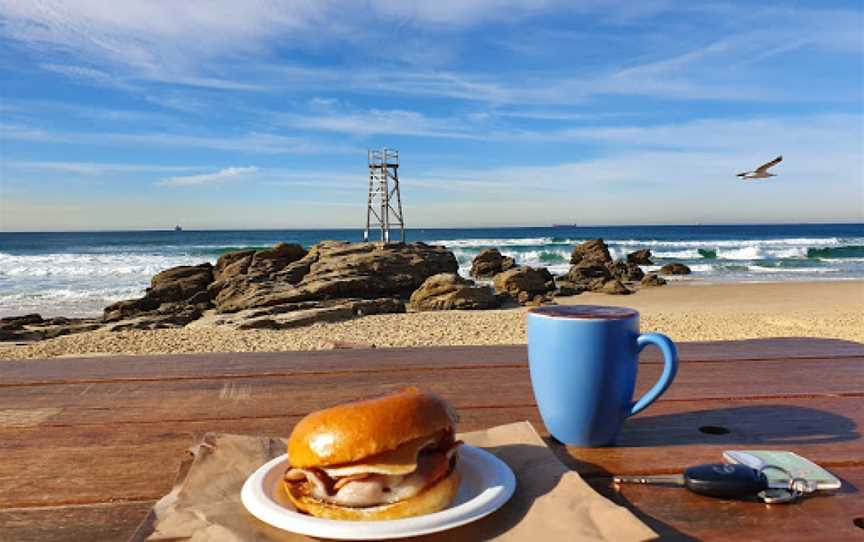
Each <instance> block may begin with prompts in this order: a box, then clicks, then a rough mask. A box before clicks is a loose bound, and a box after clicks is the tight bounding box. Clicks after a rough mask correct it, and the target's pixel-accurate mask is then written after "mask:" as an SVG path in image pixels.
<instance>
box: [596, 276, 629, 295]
mask: <svg viewBox="0 0 864 542" xmlns="http://www.w3.org/2000/svg"><path fill="white" fill-rule="evenodd" d="M599 291H600V292H603V293H604V294H610V295H628V294H632V293H633V292H631V291H630V290H629V289H628V288H627V287H626V286H624V285H623V284H622V283H621V281H620V280H618V279H612V280H610V281H608V282H607V283H606V284H604V285H603V286H602V287H601V288H600V290H599Z"/></svg>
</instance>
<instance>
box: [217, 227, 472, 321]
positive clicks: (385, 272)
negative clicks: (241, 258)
mask: <svg viewBox="0 0 864 542" xmlns="http://www.w3.org/2000/svg"><path fill="white" fill-rule="evenodd" d="M253 266H254V264H253ZM458 267H459V266H458V264H457V262H456V257H455V256H453V253H452V252H450V251H449V250H447V249H446V248H444V247H435V246H430V245H426V244H425V243H412V244H401V243H400V244H390V245H383V246H382V245H379V244H377V243H345V242H341V241H322V242H321V243H318V244H317V245H315V246H314V247H312V248H311V249H310V250H309V252H308V253H307V254H306V256H304V257H303V258H301V259H300V260H297V261H296V262H293V263H292V264H290V265H288V266H286V267H285V268H284V269H282V270H280V271H279V272H277V273H276V274H274V275H273V276H272V277H271V280H268V281H262V280H259V279H258V278H254V279H251V280H243V277H234V278H233V279H232V280H231V281H229V283H228V284H225V285H220V286H219V292H218V294H217V296H216V299H215V302H216V308H217V310H218V311H219V312H221V313H226V312H237V311H241V310H245V309H249V308H255V307H266V306H271V305H282V304H285V303H297V302H301V301H311V300H324V299H340V298H365V299H374V298H381V297H399V298H401V299H407V298H408V297H410V295H411V294H412V293H413V292H414V290H416V289H417V288H419V287H420V285H421V284H423V281H425V280H426V279H427V278H429V277H431V276H432V275H436V274H438V273H455V272H456V271H457V269H458ZM251 270H252V267H251V266H250V272H251ZM288 275H290V276H288ZM301 275H302V276H301ZM298 277H300V280H296V279H297V278H298Z"/></svg>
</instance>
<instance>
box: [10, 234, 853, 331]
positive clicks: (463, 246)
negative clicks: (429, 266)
mask: <svg viewBox="0 0 864 542" xmlns="http://www.w3.org/2000/svg"><path fill="white" fill-rule="evenodd" d="M406 236H407V240H408V241H409V242H410V241H424V242H427V243H431V244H441V245H446V246H447V247H448V248H450V249H451V250H452V251H453V252H454V254H455V255H456V258H457V259H458V261H459V265H460V273H462V274H463V275H464V276H467V275H468V269H470V267H471V260H472V258H474V256H476V255H477V254H478V253H479V252H480V251H481V250H482V249H484V248H486V247H498V248H499V249H500V250H501V252H502V253H503V254H504V255H509V256H513V257H514V258H515V259H516V261H517V263H519V264H526V265H531V266H545V267H548V268H549V270H550V271H551V272H552V273H553V274H561V273H564V272H566V271H567V269H568V267H569V264H568V261H569V258H570V252H571V251H572V249H573V246H574V245H575V244H577V243H579V242H582V241H585V240H588V239H594V238H598V237H600V238H603V239H604V240H605V241H606V242H607V243H608V244H609V245H610V249H611V252H612V255H613V257H616V258H617V257H621V256H623V255H625V254H626V253H628V252H631V251H634V250H637V249H640V248H649V249H651V252H652V253H653V254H654V259H655V263H656V264H657V265H655V266H645V267H643V269H644V270H645V271H646V272H647V271H652V270H655V269H658V268H659V267H660V266H661V265H663V264H664V263H668V262H672V261H676V262H682V263H684V264H687V265H688V266H690V268H691V269H692V271H693V274H692V275H689V276H687V277H684V278H676V280H686V281H690V282H692V283H695V284H707V283H721V282H781V281H782V282H785V281H793V280H797V281H825V280H853V279H864V224H802V225H729V226H726V225H724V226H707V225H706V226H614V227H579V226H554V227H525V228H517V227H510V228H472V229H411V230H407V231H406ZM362 238H363V232H362V230H261V231H256V230H240V231H236V230H235V231H180V232H175V231H132V232H64V233H0V316H9V315H19V314H25V313H30V312H39V313H41V314H42V315H43V316H57V315H63V316H95V315H99V314H101V312H102V308H103V307H105V306H106V305H108V304H110V303H112V302H114V301H117V300H119V299H127V298H132V297H138V296H140V295H141V294H142V293H143V291H144V288H146V287H147V285H148V283H149V280H150V277H152V276H153V275H154V274H156V273H158V272H159V271H161V270H163V269H166V268H169V267H173V266H176V265H190V264H198V263H202V262H215V261H216V259H217V258H218V257H219V255H220V254H223V253H225V252H228V251H232V250H240V249H244V248H248V247H267V246H271V245H273V244H275V243H278V242H280V241H285V242H294V243H300V244H302V245H304V246H307V247H308V246H310V245H312V244H314V243H317V242H318V241H321V240H323V239H339V240H345V241H361V240H362ZM373 238H374V237H373Z"/></svg>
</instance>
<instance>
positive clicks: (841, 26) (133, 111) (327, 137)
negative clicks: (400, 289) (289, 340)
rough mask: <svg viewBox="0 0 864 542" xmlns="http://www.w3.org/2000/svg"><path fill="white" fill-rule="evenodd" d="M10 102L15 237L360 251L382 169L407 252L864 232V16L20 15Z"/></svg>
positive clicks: (731, 8) (772, 5)
mask: <svg viewBox="0 0 864 542" xmlns="http://www.w3.org/2000/svg"><path fill="white" fill-rule="evenodd" d="M240 6H242V7H240ZM0 77H2V81H0V85H2V96H0V97H2V101H0V230H7V231H19V230H68V229H73V230H82V229H139V228H165V227H171V226H173V225H174V224H175V223H181V224H183V225H184V226H185V227H187V228H301V227H308V228H315V227H361V226H363V225H364V222H365V197H366V194H365V190H366V182H367V180H366V174H367V171H366V150H367V149H368V148H379V147H384V146H386V147H391V148H398V149H399V150H400V151H401V158H402V166H401V168H400V177H401V180H402V199H403V205H404V207H405V215H406V221H407V225H408V226H426V227H434V226H485V225H544V224H551V223H574V222H576V223H579V224H640V223H642V224H658V223H660V224H662V223H667V224H680V223H697V222H701V223H728V222H807V221H834V220H841V221H848V220H859V221H860V220H864V8H862V4H861V3H860V2H857V1H850V2H828V1H826V2H817V1H814V2H791V1H781V2H758V3H755V2H738V3H735V2H685V1H681V2H674V1H662V0H644V1H640V2H631V1H615V0H609V1H602V0H590V1H580V0H573V1H555V0H501V1H492V0H471V1H468V0H464V1H457V0H437V1H434V2H410V1H407V0H367V1H364V2H360V1H357V2H331V1H326V0H310V1H300V0H298V1H284V2H272V1H257V0H247V1H246V2H243V3H237V2H235V1H233V0H209V1H196V0H187V1H185V2H174V1H150V2H143V1H133V0H124V1H123V2H106V1H96V0H79V1H77V2H59V1H37V0H18V1H16V0H0ZM778 154H783V156H784V162H783V163H782V164H780V166H778V167H777V168H776V172H777V173H779V176H778V177H777V178H775V179H772V180H770V181H767V182H761V183H744V182H740V181H738V180H737V179H736V178H735V173H737V172H738V171H743V170H746V169H750V168H753V167H755V166H757V165H759V164H761V163H762V162H765V161H767V160H769V159H771V158H773V157H774V156H776V155H778Z"/></svg>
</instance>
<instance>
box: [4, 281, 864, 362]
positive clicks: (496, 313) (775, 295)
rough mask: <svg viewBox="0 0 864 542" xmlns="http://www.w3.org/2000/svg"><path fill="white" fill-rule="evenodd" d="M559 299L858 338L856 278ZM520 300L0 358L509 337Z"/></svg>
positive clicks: (59, 342)
mask: <svg viewBox="0 0 864 542" xmlns="http://www.w3.org/2000/svg"><path fill="white" fill-rule="evenodd" d="M558 302H559V303H562V304H564V303H567V304H601V305H623V306H629V307H633V308H636V309H638V310H639V311H640V313H641V316H642V330H643V331H657V332H661V333H665V334H667V335H669V336H670V337H671V338H672V339H674V340H677V341H710V340H724V339H748V338H758V337H825V338H838V339H846V340H850V341H857V342H864V282H862V281H838V282H787V283H761V284H699V283H695V284H694V283H673V284H670V285H668V286H666V287H663V288H654V289H644V290H641V291H639V292H638V293H636V294H635V295H630V296H609V295H604V294H597V293H585V294H581V295H578V296H573V297H560V298H558ZM526 310H527V309H525V308H513V309H499V310H488V311H442V312H424V313H409V314H385V315H376V316H366V317H363V318H359V319H356V320H351V321H346V322H338V323H329V324H316V325H312V326H309V327H304V328H299V329H293V330H282V331H269V330H250V331H236V330H231V329H220V328H216V329H214V328H210V327H207V328H205V327H196V326H195V324H194V323H193V325H192V326H190V327H186V328H182V329H166V330H156V331H125V332H116V333H107V332H90V333H81V334H78V335H72V336H66V337H58V338H56V339H51V340H47V341H43V342H39V343H34V344H28V345H11V344H7V345H2V346H0V359H26V358H44V357H53V356H78V355H99V354H168V353H180V352H252V351H284V350H316V349H328V348H341V347H358V348H359V347H371V346H375V347H378V348H382V347H399V346H440V345H471V344H474V345H481V344H518V343H525V342H526V335H525V312H526Z"/></svg>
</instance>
